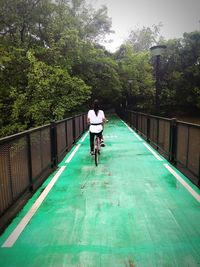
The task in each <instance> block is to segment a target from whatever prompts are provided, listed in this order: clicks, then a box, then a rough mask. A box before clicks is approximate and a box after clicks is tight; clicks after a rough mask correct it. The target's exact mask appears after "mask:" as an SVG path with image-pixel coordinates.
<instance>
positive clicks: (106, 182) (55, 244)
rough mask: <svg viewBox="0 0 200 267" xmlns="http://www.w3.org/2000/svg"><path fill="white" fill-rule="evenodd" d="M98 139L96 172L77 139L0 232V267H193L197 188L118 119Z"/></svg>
mask: <svg viewBox="0 0 200 267" xmlns="http://www.w3.org/2000/svg"><path fill="white" fill-rule="evenodd" d="M75 123H76V122H75ZM75 134H76V133H75ZM104 138H105V143H106V147H104V148H102V152H101V156H100V163H99V165H98V167H96V166H95V164H94V158H93V157H91V156H90V155H89V135H88V133H87V132H85V133H84V134H83V135H82V136H81V137H79V138H77V141H76V143H75V144H74V146H73V147H72V149H71V150H70V151H68V152H67V154H65V155H64V158H63V159H62V161H61V162H60V163H59V164H58V168H57V169H55V171H54V172H53V173H52V174H50V176H49V177H48V179H47V180H45V181H44V183H43V184H42V186H41V187H39V188H38V189H37V190H36V191H35V193H34V194H33V196H32V197H31V198H30V199H29V201H28V202H27V204H26V205H25V206H24V208H23V209H22V210H21V212H20V213H18V214H17V216H16V217H15V218H14V220H13V221H12V223H11V224H10V225H9V226H8V227H7V228H6V230H5V231H4V232H3V233H2V235H1V237H0V266H1V267H9V266H16V267H18V266H19V267H22V266H26V267H29V266H31V267H33V266H43V267H47V266H48V267H50V266H52V267H56V266H58V267H60V266H80V267H84V266H85V267H100V266H102V267H104V266H105V267H107V266H115V267H118V266H119V267H121V266H126V267H133V266H142V267H143V266H148V267H150V266H152V267H155V266H170V267H172V266H176V267H177V266H181V267H183V266H200V228H199V222H200V190H199V189H198V187H196V186H195V185H194V183H192V182H191V181H190V180H189V179H188V178H187V177H186V176H184V175H183V173H182V172H180V171H179V170H178V169H176V168H175V167H174V166H173V165H171V164H170V163H169V161H168V160H167V159H166V157H164V156H163V155H161V154H159V153H158V151H157V150H156V149H154V148H153V147H152V146H150V144H149V142H147V140H144V139H143V138H142V137H141V135H139V134H138V133H137V132H136V131H134V130H133V129H132V128H130V126H129V125H128V124H126V123H125V122H124V121H123V120H121V119H120V118H119V117H117V116H111V117H110V118H109V122H108V124H106V126H105V130H104ZM32 172H33V170H32Z"/></svg>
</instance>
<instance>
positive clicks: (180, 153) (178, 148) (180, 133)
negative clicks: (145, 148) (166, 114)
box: [117, 109, 200, 187]
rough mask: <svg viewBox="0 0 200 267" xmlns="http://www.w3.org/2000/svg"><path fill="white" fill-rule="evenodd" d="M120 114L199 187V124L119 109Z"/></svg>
mask: <svg viewBox="0 0 200 267" xmlns="http://www.w3.org/2000/svg"><path fill="white" fill-rule="evenodd" d="M117 113H118V115H119V116H120V117H121V118H122V119H123V120H125V121H126V122H127V123H128V124H129V125H130V126H131V127H132V128H133V129H134V130H135V131H136V132H137V133H138V134H140V135H141V136H142V137H143V138H144V139H145V140H146V141H147V142H149V143H150V144H151V145H152V146H153V147H154V148H155V149H156V150H158V152H159V153H160V154H161V155H163V156H164V157H165V158H166V159H167V160H168V161H170V162H171V163H172V164H173V165H175V166H176V168H177V169H179V170H180V171H181V172H182V173H183V174H184V175H185V176H187V177H188V178H189V179H190V180H191V181H192V182H193V183H194V184H195V185H197V186H198V187H200V125H197V124H192V123H185V122H182V121H178V120H176V119H174V118H173V119H168V118H163V117H158V116H153V115H149V114H145V113H141V112H135V111H131V110H123V109H119V110H118V111H117Z"/></svg>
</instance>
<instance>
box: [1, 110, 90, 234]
mask: <svg viewBox="0 0 200 267" xmlns="http://www.w3.org/2000/svg"><path fill="white" fill-rule="evenodd" d="M86 117H87V115H86V114H81V115H77V116H74V117H71V118H67V119H64V120H62V121H57V122H53V123H51V124H47V125H45V126H42V127H38V128H35V129H32V130H28V131H25V132H22V133H19V134H16V135H12V136H8V137H5V138H2V139H0V221H1V223H0V231H1V230H2V228H3V227H4V225H3V223H2V222H3V221H5V220H4V218H3V217H6V213H9V212H10V210H11V209H12V208H13V207H14V206H16V204H17V203H18V206H20V204H19V202H20V200H21V198H22V196H24V195H25V194H26V193H28V192H32V191H35V190H36V189H37V188H38V187H39V186H40V185H41V184H42V182H43V181H44V180H45V179H46V178H47V177H48V176H49V174H50V173H51V172H53V170H54V169H55V167H56V166H57V164H58V162H60V161H61V160H62V159H63V157H64V156H65V154H66V152H67V151H69V150H70V149H71V147H72V146H73V143H74V142H75V141H76V140H77V139H78V138H79V137H80V136H81V135H82V134H83V132H84V131H85V130H86V129H87V119H86ZM21 206H22V205H21Z"/></svg>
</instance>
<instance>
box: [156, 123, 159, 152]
mask: <svg viewBox="0 0 200 267" xmlns="http://www.w3.org/2000/svg"><path fill="white" fill-rule="evenodd" d="M156 120H157V132H156V139H157V141H156V143H157V145H156V149H157V150H159V135H160V129H159V120H160V119H159V118H157V119H156Z"/></svg>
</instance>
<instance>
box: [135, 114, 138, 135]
mask: <svg viewBox="0 0 200 267" xmlns="http://www.w3.org/2000/svg"><path fill="white" fill-rule="evenodd" d="M135 128H136V132H137V133H138V112H136V125H135Z"/></svg>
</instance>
